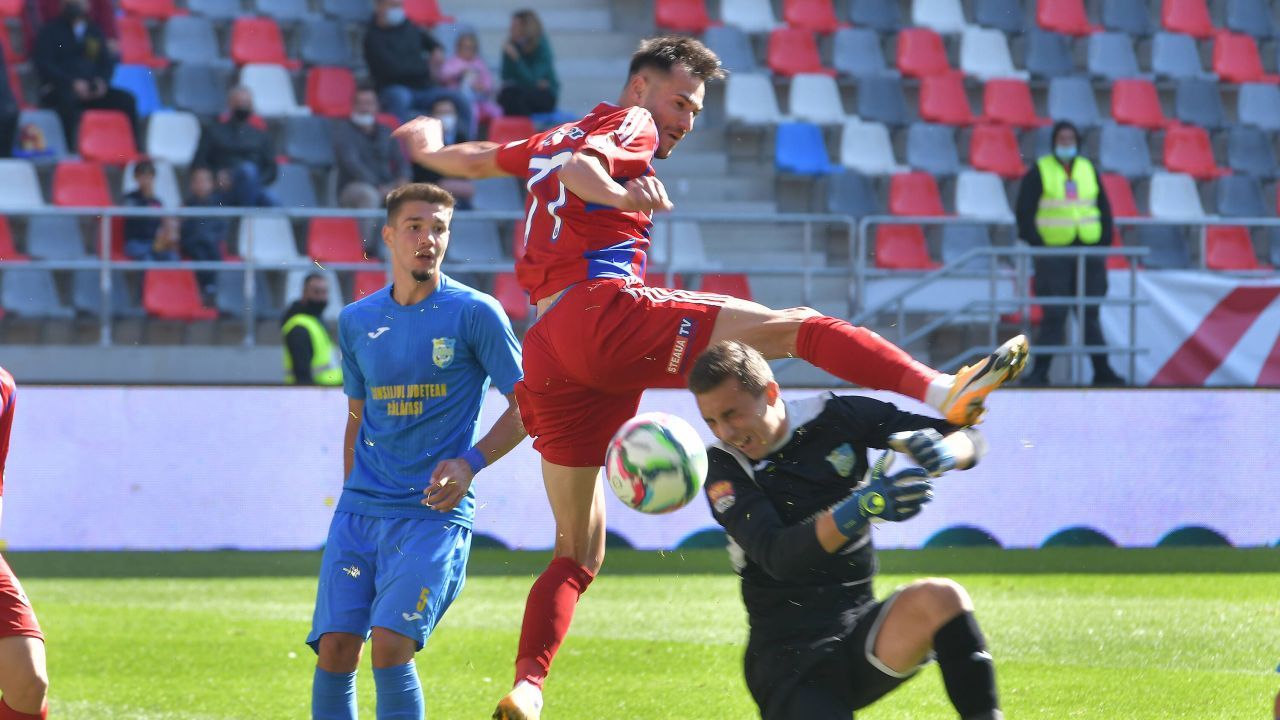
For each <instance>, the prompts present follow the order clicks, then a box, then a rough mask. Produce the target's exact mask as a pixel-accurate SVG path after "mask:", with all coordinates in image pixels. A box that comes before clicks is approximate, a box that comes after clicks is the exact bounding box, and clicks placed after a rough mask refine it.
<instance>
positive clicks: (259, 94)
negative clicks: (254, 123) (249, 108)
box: [223, 63, 307, 118]
mask: <svg viewBox="0 0 1280 720" xmlns="http://www.w3.org/2000/svg"><path fill="white" fill-rule="evenodd" d="M240 84H241V85H244V86H245V87H247V88H249V92H250V93H252V94H253V111H254V113H255V114H257V115H259V116H261V117H264V118H280V117H289V116H292V115H299V114H304V113H306V112H307V110H306V109H305V108H304V107H303V106H300V105H298V99H297V97H296V96H295V95H294V94H293V80H291V79H290V78H289V71H288V70H286V69H285V68H284V67H283V66H281V65H272V64H270V63H255V64H252V65H245V66H244V67H242V68H240ZM223 102H224V103H225V102H226V101H225V99H224V100H223Z"/></svg>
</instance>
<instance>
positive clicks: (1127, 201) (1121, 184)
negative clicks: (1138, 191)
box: [1099, 173, 1139, 218]
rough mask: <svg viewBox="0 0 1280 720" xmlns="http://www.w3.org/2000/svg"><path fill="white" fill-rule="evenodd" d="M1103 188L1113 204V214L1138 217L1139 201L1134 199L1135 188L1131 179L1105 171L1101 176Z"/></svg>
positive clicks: (1109, 201)
mask: <svg viewBox="0 0 1280 720" xmlns="http://www.w3.org/2000/svg"><path fill="white" fill-rule="evenodd" d="M1099 179H1100V180H1101V181H1102V190H1103V192H1105V193H1106V194H1107V202H1108V203H1109V204H1110V205H1111V214H1112V215H1113V216H1115V217H1123V218H1127V217H1138V216H1139V215H1138V203H1137V202H1135V201H1134V199H1133V188H1132V187H1131V186H1130V185H1129V179H1128V178H1126V177H1125V176H1123V175H1117V174H1115V173H1103V174H1102V176H1101V177H1100V178H1099Z"/></svg>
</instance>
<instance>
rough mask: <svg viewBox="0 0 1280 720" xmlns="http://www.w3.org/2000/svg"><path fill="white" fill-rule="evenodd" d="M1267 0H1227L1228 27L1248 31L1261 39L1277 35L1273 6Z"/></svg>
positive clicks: (1241, 31)
mask: <svg viewBox="0 0 1280 720" xmlns="http://www.w3.org/2000/svg"><path fill="white" fill-rule="evenodd" d="M1268 5H1269V3H1267V2H1266V0H1227V23H1226V24H1227V29H1229V30H1234V31H1236V32H1240V33H1248V34H1250V35H1252V36H1254V37H1255V38H1257V39H1259V40H1266V39H1269V38H1271V36H1273V35H1275V25H1274V23H1273V22H1272V19H1271V8H1270V7H1268Z"/></svg>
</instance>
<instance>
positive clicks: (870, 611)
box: [745, 593, 927, 720]
mask: <svg viewBox="0 0 1280 720" xmlns="http://www.w3.org/2000/svg"><path fill="white" fill-rule="evenodd" d="M895 598H897V594H896V593H895V594H893V595H891V596H889V597H888V598H886V599H885V600H884V601H882V602H871V603H867V604H866V605H864V606H862V607H861V608H859V609H858V612H857V613H856V615H855V619H853V621H852V623H851V624H846V625H845V626H844V628H843V629H842V630H841V631H840V632H838V633H836V634H833V635H831V636H830V637H826V638H821V639H818V640H808V639H806V641H804V642H796V643H789V642H786V641H782V642H779V641H778V640H765V639H762V638H758V637H757V634H756V633H755V632H753V633H752V638H751V640H750V642H749V643H748V644H747V654H746V658H745V665H746V676H747V688H748V689H749V690H750V691H751V696H752V697H753V698H754V699H755V701H756V705H758V706H759V707H760V715H761V716H762V717H763V718H764V720H799V719H800V718H803V719H804V720H828V719H830V720H836V719H837V718H838V719H839V720H849V717H850V716H851V715H852V714H853V711H855V710H857V709H859V708H863V707H866V706H868V705H870V704H871V703H873V702H875V701H876V700H879V699H880V698H882V697H884V696H885V695H887V694H888V693H889V692H890V691H892V690H893V689H894V688H896V687H898V686H899V685H901V684H902V683H903V682H905V681H907V680H908V679H909V678H911V677H912V676H913V675H915V674H916V671H917V670H919V668H915V669H913V670H911V671H910V672H907V673H899V672H896V671H894V670H893V669H891V668H889V667H888V666H887V665H885V664H884V663H882V662H880V660H879V659H877V658H876V657H875V655H874V654H873V653H872V650H873V649H874V648H875V644H876V636H877V635H878V633H879V631H880V625H881V622H882V620H883V618H884V617H885V616H886V615H888V610H889V607H891V606H892V605H893V601H894V599H895ZM926 662H927V661H926Z"/></svg>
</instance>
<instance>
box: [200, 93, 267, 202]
mask: <svg viewBox="0 0 1280 720" xmlns="http://www.w3.org/2000/svg"><path fill="white" fill-rule="evenodd" d="M191 164H192V166H193V167H204V168H209V169H210V170H212V171H213V172H214V174H215V175H216V177H217V181H218V189H219V190H221V191H222V192H224V193H225V194H226V197H225V201H226V203H227V204H228V205H231V206H232V207H274V206H276V205H279V204H280V203H279V202H278V201H277V200H276V198H275V196H274V195H272V194H271V192H270V191H269V190H267V189H266V186H267V185H270V184H271V183H272V182H273V181H275V179H276V172H277V168H276V151H275V143H274V142H273V141H272V139H271V134H270V133H269V132H267V123H266V122H265V121H264V120H263V119H262V118H260V117H258V116H257V115H254V114H253V95H252V93H250V92H249V89H248V88H246V87H244V86H241V85H237V86H236V87H233V88H231V92H229V93H228V94H227V111H226V112H224V113H223V114H222V115H220V116H218V119H217V120H215V121H213V122H210V123H206V124H205V126H204V130H203V132H202V133H201V134H200V147H199V148H198V149H197V150H196V156H195V159H194V160H193V161H192V163H191Z"/></svg>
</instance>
